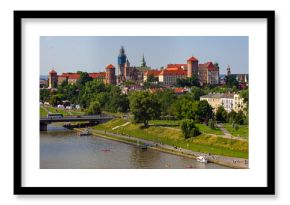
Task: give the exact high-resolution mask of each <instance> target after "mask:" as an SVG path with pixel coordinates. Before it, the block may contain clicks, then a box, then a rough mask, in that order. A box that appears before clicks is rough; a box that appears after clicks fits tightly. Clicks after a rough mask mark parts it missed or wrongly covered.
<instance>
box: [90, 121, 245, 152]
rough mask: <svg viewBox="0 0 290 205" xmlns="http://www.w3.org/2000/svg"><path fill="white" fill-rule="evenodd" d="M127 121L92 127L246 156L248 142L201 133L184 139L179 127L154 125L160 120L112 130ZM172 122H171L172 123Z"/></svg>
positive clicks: (199, 150)
mask: <svg viewBox="0 0 290 205" xmlns="http://www.w3.org/2000/svg"><path fill="white" fill-rule="evenodd" d="M126 122H127V121H126V120H124V119H120V118H117V119H113V120H111V121H109V122H107V123H104V124H100V125H96V126H94V127H93V128H94V129H99V130H107V131H108V132H114V133H119V134H126V135H130V136H133V137H137V138H142V139H146V140H150V141H154V142H159V143H164V144H168V145H176V146H178V147H182V148H186V149H190V150H193V151H198V152H206V153H212V154H218V155H225V156H233V157H242V158H247V157H248V143H247V142H243V141H239V140H231V139H225V138H221V137H216V136H209V135H206V134H202V135H200V136H198V137H195V138H191V139H188V140H186V139H184V138H183V137H182V133H181V130H180V129H176V128H174V127H163V126H155V125H156V123H157V124H161V122H160V121H159V122H156V121H154V122H152V121H150V124H154V125H153V126H149V127H148V128H143V127H142V124H133V123H131V124H129V125H126V126H123V127H122V126H121V127H119V128H117V129H114V130H112V128H114V127H116V126H120V125H123V124H124V123H126ZM172 124H173V123H172Z"/></svg>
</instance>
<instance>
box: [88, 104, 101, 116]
mask: <svg viewBox="0 0 290 205" xmlns="http://www.w3.org/2000/svg"><path fill="white" fill-rule="evenodd" d="M87 114H88V115H98V114H101V105H100V103H99V101H93V102H91V103H90V107H89V109H88V111H87Z"/></svg>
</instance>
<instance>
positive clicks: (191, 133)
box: [180, 119, 200, 139]
mask: <svg viewBox="0 0 290 205" xmlns="http://www.w3.org/2000/svg"><path fill="white" fill-rule="evenodd" d="M180 128H181V131H182V134H183V136H184V138H185V139H188V138H190V137H196V136H198V135H200V131H199V129H198V127H196V125H195V123H194V121H193V120H189V119H187V120H183V121H182V122H181V124H180Z"/></svg>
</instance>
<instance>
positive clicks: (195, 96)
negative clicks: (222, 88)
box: [190, 86, 205, 100]
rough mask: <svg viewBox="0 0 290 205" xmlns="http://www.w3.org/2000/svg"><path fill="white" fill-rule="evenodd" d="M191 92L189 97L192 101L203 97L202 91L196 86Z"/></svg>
mask: <svg viewBox="0 0 290 205" xmlns="http://www.w3.org/2000/svg"><path fill="white" fill-rule="evenodd" d="M190 92H191V96H192V99H193V100H199V99H200V96H203V95H205V92H204V91H203V89H201V88H199V87H197V86H193V87H192V88H191V90H190Z"/></svg>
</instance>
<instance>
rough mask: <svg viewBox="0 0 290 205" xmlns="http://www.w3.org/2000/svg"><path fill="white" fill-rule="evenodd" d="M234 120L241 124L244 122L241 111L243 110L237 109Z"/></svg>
mask: <svg viewBox="0 0 290 205" xmlns="http://www.w3.org/2000/svg"><path fill="white" fill-rule="evenodd" d="M235 122H236V123H237V124H239V125H243V124H244V122H245V115H244V113H243V111H241V110H240V111H239V112H238V113H237V115H236V119H235Z"/></svg>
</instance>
